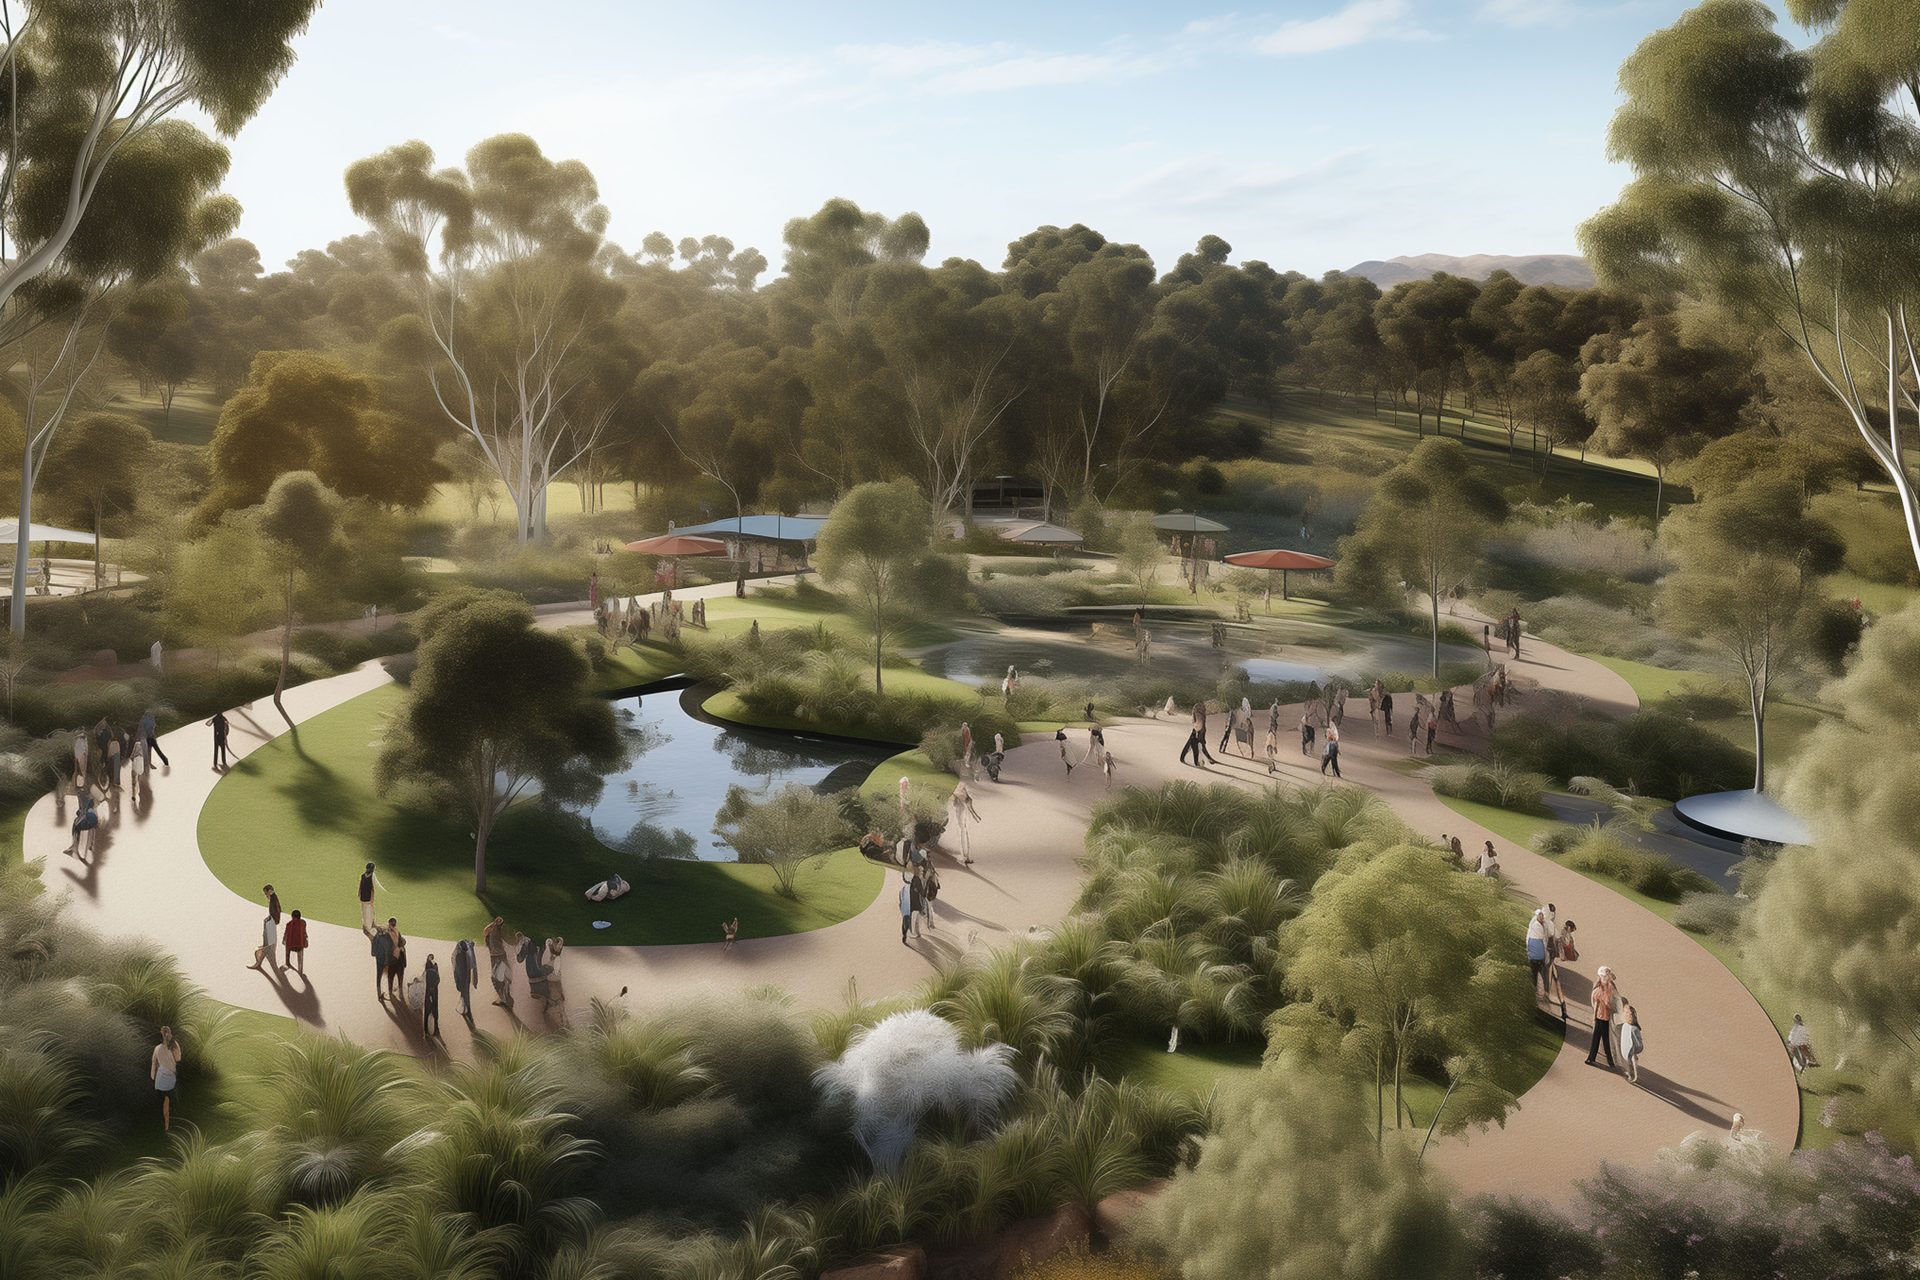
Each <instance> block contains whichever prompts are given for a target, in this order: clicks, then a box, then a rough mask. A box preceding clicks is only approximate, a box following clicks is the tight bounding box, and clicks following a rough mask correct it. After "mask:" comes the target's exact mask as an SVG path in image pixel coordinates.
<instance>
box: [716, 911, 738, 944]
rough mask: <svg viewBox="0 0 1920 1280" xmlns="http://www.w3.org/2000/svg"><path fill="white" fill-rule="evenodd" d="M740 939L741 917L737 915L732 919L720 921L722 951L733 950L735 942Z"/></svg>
mask: <svg viewBox="0 0 1920 1280" xmlns="http://www.w3.org/2000/svg"><path fill="white" fill-rule="evenodd" d="M738 941H740V917H739V916H735V917H734V918H733V919H731V920H722V921H721V922H720V949H721V950H722V951H731V950H733V944H734V943H736V942H738Z"/></svg>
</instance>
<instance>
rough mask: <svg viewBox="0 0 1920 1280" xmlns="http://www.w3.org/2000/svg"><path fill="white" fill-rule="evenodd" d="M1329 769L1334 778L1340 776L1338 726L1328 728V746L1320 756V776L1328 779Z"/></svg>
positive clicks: (1333, 725)
mask: <svg viewBox="0 0 1920 1280" xmlns="http://www.w3.org/2000/svg"><path fill="white" fill-rule="evenodd" d="M1329 769H1331V770H1333V776H1334V777H1336V778H1337V777H1339V776H1340V726H1339V725H1337V724H1330V725H1328V726H1327V745H1326V749H1325V750H1324V751H1322V752H1321V754H1320V776H1321V777H1323V778H1324V777H1326V776H1327V770H1329Z"/></svg>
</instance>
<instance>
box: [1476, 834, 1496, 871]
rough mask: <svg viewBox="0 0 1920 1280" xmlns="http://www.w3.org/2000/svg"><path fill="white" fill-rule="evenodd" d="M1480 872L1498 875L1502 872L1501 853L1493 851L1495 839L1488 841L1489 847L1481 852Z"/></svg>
mask: <svg viewBox="0 0 1920 1280" xmlns="http://www.w3.org/2000/svg"><path fill="white" fill-rule="evenodd" d="M1480 874H1481V875H1483V876H1497V875H1499V874H1500V855H1499V854H1497V853H1495V852H1494V851H1493V841H1491V840H1489V841H1487V847H1486V848H1485V849H1483V850H1481V852H1480Z"/></svg>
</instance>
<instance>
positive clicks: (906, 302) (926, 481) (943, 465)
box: [863, 259, 1031, 515]
mask: <svg viewBox="0 0 1920 1280" xmlns="http://www.w3.org/2000/svg"><path fill="white" fill-rule="evenodd" d="M863 301H864V306H863V314H864V315H865V317H866V322H867V324H868V326H869V328H870V330H871V332H872V335H873V342H874V345H875V347H876V348H877V349H878V350H879V352H880V354H881V357H882V359H884V360H885V362H886V365H887V368H888V369H889V370H891V371H892V373H893V376H894V378H895V379H896V380H897V382H898V390H899V397H900V400H901V403H902V404H903V405H904V406H905V409H906V413H905V416H904V419H903V421H902V426H903V427H904V432H903V434H904V435H905V437H906V441H907V442H908V443H909V444H911V446H912V449H913V453H914V455H915V457H914V461H915V463H917V464H918V466H917V469H918V470H919V472H920V478H921V486H922V488H924V489H925V490H926V493H927V497H928V499H929V500H930V501H931V502H932V503H933V509H934V511H935V512H936V513H938V514H941V515H945V514H949V513H952V512H955V511H963V510H965V509H966V507H967V506H968V505H969V504H968V496H969V495H970V494H971V492H972V489H973V482H974V479H975V475H976V473H977V470H978V466H979V459H980V456H981V454H982V452H983V450H984V448H985V446H986V445H987V443H988V441H989V440H990V439H991V438H992V436H993V435H994V433H995V431H996V430H997V429H998V428H999V427H1000V425H1001V423H1002V421H1003V420H1004V418H1005V416H1006V413H1007V410H1008V409H1009V408H1010V407H1011V406H1012V405H1013V403H1014V402H1015V401H1016V400H1017V399H1019V398H1020V396H1021V394H1022V392H1024V391H1025V390H1026V382H1025V373H1026V370H1025V369H1024V368H1023V365H1024V364H1025V363H1026V361H1025V359H1024V358H1023V356H1024V352H1023V351H1022V350H1021V349H1022V347H1023V346H1026V345H1029V342H1028V331H1029V329H1030V327H1031V326H1030V324H1029V313H1030V310H1031V309H1030V307H1029V306H1028V305H1027V304H1025V303H1024V302H1023V301H1022V300H1021V299H1019V298H1017V297H1010V296H1008V295H1007V294H1005V293H1003V292H1002V291H1001V286H1000V282H999V280H998V279H996V278H995V277H994V276H993V275H991V274H990V273H988V272H987V271H986V270H985V269H984V268H982V267H981V266H980V264H978V263H976V262H970V261H965V260H960V259H953V260H950V261H948V262H946V263H944V264H942V265H941V266H939V267H936V268H933V269H932V270H928V269H926V268H923V267H921V266H919V265H918V264H904V263H903V264H888V265H882V266H877V267H875V268H873V269H872V272H871V278H870V281H869V283H868V285H867V289H866V291H865V294H864V296H863Z"/></svg>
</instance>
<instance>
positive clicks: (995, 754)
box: [980, 751, 1007, 782]
mask: <svg viewBox="0 0 1920 1280" xmlns="http://www.w3.org/2000/svg"><path fill="white" fill-rule="evenodd" d="M1006 758H1007V755H1006V752H1004V751H989V752H987V754H985V755H983V756H981V757H980V765H981V767H982V768H984V769H985V770H986V771H987V777H988V778H989V779H991V780H992V781H994V782H998V781H1000V762H1001V761H1003V760H1005V759H1006Z"/></svg>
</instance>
